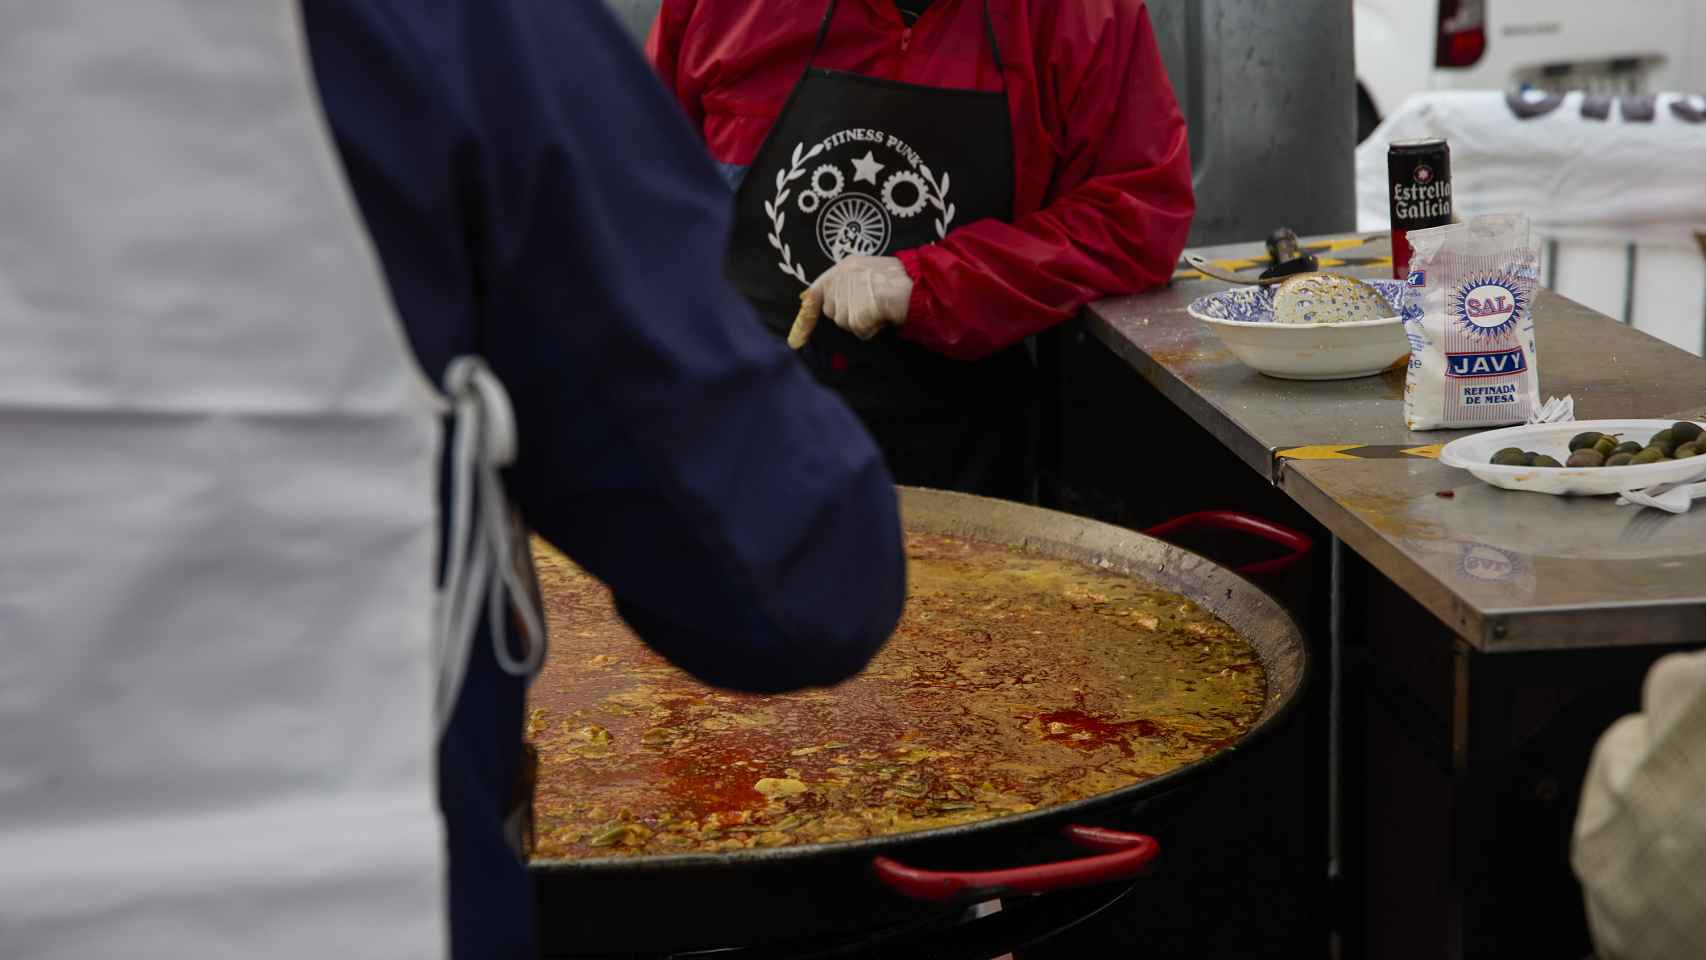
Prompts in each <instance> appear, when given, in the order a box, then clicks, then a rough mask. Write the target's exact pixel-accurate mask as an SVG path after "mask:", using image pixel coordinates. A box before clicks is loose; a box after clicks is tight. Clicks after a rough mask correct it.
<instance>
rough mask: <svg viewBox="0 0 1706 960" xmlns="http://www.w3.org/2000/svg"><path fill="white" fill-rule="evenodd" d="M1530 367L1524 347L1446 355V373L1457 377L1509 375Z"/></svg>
mask: <svg viewBox="0 0 1706 960" xmlns="http://www.w3.org/2000/svg"><path fill="white" fill-rule="evenodd" d="M1527 369H1528V361H1527V360H1526V359H1524V358H1523V355H1522V348H1521V347H1517V348H1515V349H1512V350H1493V351H1489V352H1486V353H1448V354H1446V356H1445V375H1446V376H1448V377H1456V378H1460V379H1461V378H1470V377H1508V376H1510V375H1511V374H1513V373H1521V372H1523V371H1524V370H1527Z"/></svg>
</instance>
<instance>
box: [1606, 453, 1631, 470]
mask: <svg viewBox="0 0 1706 960" xmlns="http://www.w3.org/2000/svg"><path fill="white" fill-rule="evenodd" d="M1633 459H1635V455H1634V454H1632V453H1614V454H1612V455H1611V456H1609V457H1606V458H1605V465H1606V466H1608V467H1621V466H1623V465H1624V464H1626V463H1628V462H1629V461H1631V460H1633Z"/></svg>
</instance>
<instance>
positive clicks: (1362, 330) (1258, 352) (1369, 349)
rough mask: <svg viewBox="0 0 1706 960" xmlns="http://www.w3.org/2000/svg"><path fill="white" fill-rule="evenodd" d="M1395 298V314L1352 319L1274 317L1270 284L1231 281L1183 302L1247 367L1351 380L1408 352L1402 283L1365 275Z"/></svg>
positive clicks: (1300, 377)
mask: <svg viewBox="0 0 1706 960" xmlns="http://www.w3.org/2000/svg"><path fill="white" fill-rule="evenodd" d="M1369 282H1370V283H1372V284H1373V285H1374V287H1375V289H1377V290H1379V291H1380V292H1381V294H1382V295H1384V296H1385V297H1386V298H1387V300H1388V302H1391V303H1393V310H1392V312H1393V314H1394V315H1393V316H1390V317H1384V318H1382V319H1379V320H1358V321H1355V322H1352V323H1274V322H1273V293H1274V288H1273V287H1271V286H1268V287H1233V288H1231V289H1230V290H1223V291H1221V292H1219V293H1214V294H1210V295H1208V296H1206V297H1199V298H1197V300H1196V301H1194V302H1193V303H1191V305H1190V306H1189V307H1188V308H1187V309H1188V312H1189V313H1190V315H1191V316H1193V317H1195V318H1196V319H1197V320H1199V321H1201V322H1202V323H1203V324H1205V325H1206V326H1207V327H1208V328H1209V329H1210V330H1213V331H1214V333H1215V336H1217V337H1219V338H1220V342H1221V343H1224V344H1226V349H1228V350H1230V351H1232V355H1233V356H1235V357H1237V358H1238V360H1239V361H1240V362H1241V363H1243V364H1244V365H1245V366H1247V367H1253V368H1255V369H1256V370H1258V371H1260V372H1262V373H1265V374H1267V375H1268V376H1270V377H1279V378H1281V379H1283V380H1351V379H1354V378H1356V377H1367V376H1373V375H1374V374H1377V373H1380V372H1381V371H1383V370H1385V369H1387V368H1388V367H1391V366H1394V365H1395V364H1397V363H1398V362H1399V361H1400V360H1403V359H1405V358H1407V357H1409V355H1410V341H1409V340H1408V339H1407V338H1406V337H1405V336H1404V323H1403V321H1402V320H1400V319H1399V318H1398V316H1397V313H1398V306H1397V299H1398V298H1399V297H1400V296H1402V290H1403V283H1402V282H1401V281H1398V280H1373V281H1369Z"/></svg>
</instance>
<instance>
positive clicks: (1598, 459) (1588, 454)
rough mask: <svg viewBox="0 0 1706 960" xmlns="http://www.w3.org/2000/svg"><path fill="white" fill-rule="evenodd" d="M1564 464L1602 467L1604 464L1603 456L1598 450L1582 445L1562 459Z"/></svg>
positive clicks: (1567, 465) (1568, 465)
mask: <svg viewBox="0 0 1706 960" xmlns="http://www.w3.org/2000/svg"><path fill="white" fill-rule="evenodd" d="M1564 466H1566V467H1603V466H1605V458H1604V457H1602V456H1600V455H1599V451H1598V450H1595V449H1593V448H1591V447H1583V448H1582V449H1580V450H1577V451H1576V452H1575V453H1572V454H1570V459H1568V460H1566V461H1564Z"/></svg>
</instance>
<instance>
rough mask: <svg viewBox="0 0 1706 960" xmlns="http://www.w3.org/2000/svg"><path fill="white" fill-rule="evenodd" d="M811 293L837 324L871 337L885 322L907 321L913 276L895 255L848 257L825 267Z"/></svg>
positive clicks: (863, 336)
mask: <svg viewBox="0 0 1706 960" xmlns="http://www.w3.org/2000/svg"><path fill="white" fill-rule="evenodd" d="M811 293H812V295H813V296H815V297H817V298H818V300H819V302H820V303H822V304H823V315H824V316H826V317H828V318H829V319H831V320H833V321H835V325H836V326H838V327H840V328H841V329H843V330H845V331H847V332H848V333H851V334H852V335H854V336H855V337H858V338H859V339H861V340H869V339H871V338H872V337H874V336H876V335H877V334H878V333H881V332H882V329H883V327H885V326H888V325H890V324H893V325H894V326H897V327H898V326H900V325H901V324H903V323H905V322H906V308H907V305H908V304H909V303H911V302H912V278H911V277H909V276H907V275H906V267H904V266H902V265H901V262H900V260H899V259H898V258H896V257H848V258H847V259H845V260H843V261H841V262H840V263H838V264H836V265H835V266H833V267H830V268H829V269H828V270H825V271H824V273H823V276H821V277H818V278H817V282H816V283H813V284H812V286H811Z"/></svg>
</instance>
